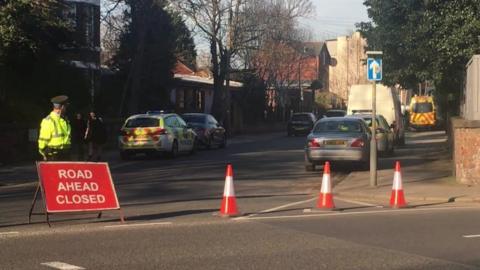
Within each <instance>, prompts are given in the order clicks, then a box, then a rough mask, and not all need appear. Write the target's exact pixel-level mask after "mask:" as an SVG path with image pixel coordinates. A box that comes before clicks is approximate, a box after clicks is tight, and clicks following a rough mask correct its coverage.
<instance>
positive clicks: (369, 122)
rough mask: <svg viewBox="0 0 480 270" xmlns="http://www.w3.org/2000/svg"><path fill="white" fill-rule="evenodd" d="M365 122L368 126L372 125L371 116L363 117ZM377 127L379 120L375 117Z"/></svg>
mask: <svg viewBox="0 0 480 270" xmlns="http://www.w3.org/2000/svg"><path fill="white" fill-rule="evenodd" d="M363 120H365V123H367V126H368V127H372V118H371V117H364V118H363ZM377 127H380V122H379V121H378V119H377Z"/></svg>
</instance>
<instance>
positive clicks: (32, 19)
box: [0, 0, 69, 122]
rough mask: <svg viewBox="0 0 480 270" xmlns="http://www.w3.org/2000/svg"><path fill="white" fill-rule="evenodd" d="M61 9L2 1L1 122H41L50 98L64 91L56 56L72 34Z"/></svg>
mask: <svg viewBox="0 0 480 270" xmlns="http://www.w3.org/2000/svg"><path fill="white" fill-rule="evenodd" d="M62 8H63V6H62V5H61V4H60V1H56V0H45V1H32V0H6V1H0V121H3V122H6V121H8V122H9V121H18V120H36V119H38V118H41V117H42V112H45V111H48V110H49V109H50V108H49V102H48V99H49V97H51V96H52V95H55V94H58V92H57V91H59V90H64V89H62V88H63V85H64V84H62V82H61V81H60V80H59V78H63V77H60V74H61V73H60V70H59V63H58V61H57V60H58V59H57V57H58V54H59V46H60V44H65V42H66V40H68V35H69V31H68V28H67V26H66V25H65V23H64V21H63V19H62V17H61V11H62ZM67 94H68V93H67ZM39 101H40V102H39ZM43 101H44V102H43Z"/></svg>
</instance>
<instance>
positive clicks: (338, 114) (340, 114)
mask: <svg viewBox="0 0 480 270" xmlns="http://www.w3.org/2000/svg"><path fill="white" fill-rule="evenodd" d="M345 114H346V112H344V111H327V112H326V113H325V116H326V117H343V116H345Z"/></svg>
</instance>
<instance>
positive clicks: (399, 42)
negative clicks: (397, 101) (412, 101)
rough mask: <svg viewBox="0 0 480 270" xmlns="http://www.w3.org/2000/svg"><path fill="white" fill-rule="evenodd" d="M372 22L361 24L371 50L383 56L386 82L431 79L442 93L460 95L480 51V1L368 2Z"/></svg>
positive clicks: (411, 83)
mask: <svg viewBox="0 0 480 270" xmlns="http://www.w3.org/2000/svg"><path fill="white" fill-rule="evenodd" d="M364 4H365V5H366V6H367V7H368V14H369V17H370V18H371V19H372V23H361V24H359V25H358V27H359V28H360V30H361V32H362V33H363V35H364V36H365V37H366V38H367V40H368V44H369V49H375V50H382V51H383V53H384V56H383V57H384V78H385V83H386V84H389V85H393V84H395V83H400V84H401V85H403V86H405V87H409V88H413V89H416V84H417V83H418V82H422V81H425V80H432V81H433V82H434V84H435V86H436V88H437V90H438V91H439V92H441V93H445V94H447V93H453V94H455V95H458V94H459V93H460V91H461V89H462V80H463V76H464V69H465V68H464V67H465V64H466V63H467V61H468V59H470V57H471V56H472V55H473V54H474V53H475V52H477V53H478V52H479V49H480V42H479V40H478V35H479V33H480V16H479V14H480V5H479V3H478V0H451V1H443V0H425V1H417V0H404V1H390V0H366V1H365V2H364Z"/></svg>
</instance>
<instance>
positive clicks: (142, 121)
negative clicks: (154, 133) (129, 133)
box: [125, 117, 160, 128]
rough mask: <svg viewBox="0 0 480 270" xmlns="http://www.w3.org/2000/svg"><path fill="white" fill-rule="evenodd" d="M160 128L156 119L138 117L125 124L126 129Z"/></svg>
mask: <svg viewBox="0 0 480 270" xmlns="http://www.w3.org/2000/svg"><path fill="white" fill-rule="evenodd" d="M158 126H160V121H159V120H158V119H157V118H153V117H140V118H133V119H130V120H128V121H127V123H126V124H125V127H126V128H138V127H158Z"/></svg>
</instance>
